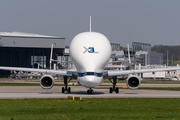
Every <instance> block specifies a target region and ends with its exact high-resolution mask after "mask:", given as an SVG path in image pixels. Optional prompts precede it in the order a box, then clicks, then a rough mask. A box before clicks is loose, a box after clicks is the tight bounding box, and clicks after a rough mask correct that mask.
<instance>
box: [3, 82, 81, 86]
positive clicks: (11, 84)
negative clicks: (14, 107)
mask: <svg viewBox="0 0 180 120" xmlns="http://www.w3.org/2000/svg"><path fill="white" fill-rule="evenodd" d="M0 86H40V84H39V83H0ZM54 86H64V84H54ZM68 86H80V85H79V84H78V85H68Z"/></svg>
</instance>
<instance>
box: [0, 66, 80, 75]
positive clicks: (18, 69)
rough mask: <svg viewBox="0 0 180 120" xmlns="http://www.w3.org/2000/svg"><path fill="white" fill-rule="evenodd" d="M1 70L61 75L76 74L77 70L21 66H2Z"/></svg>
mask: <svg viewBox="0 0 180 120" xmlns="http://www.w3.org/2000/svg"><path fill="white" fill-rule="evenodd" d="M0 70H13V71H25V72H39V73H47V74H48V73H49V74H56V75H61V76H72V75H73V74H76V73H77V72H76V71H63V70H61V71H60V70H48V69H34V68H19V67H0Z"/></svg>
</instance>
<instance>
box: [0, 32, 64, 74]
mask: <svg viewBox="0 0 180 120" xmlns="http://www.w3.org/2000/svg"><path fill="white" fill-rule="evenodd" d="M52 44H53V46H54V47H53V48H54V49H53V59H57V57H58V56H63V53H64V48H65V38H61V37H55V36H46V35H38V34H29V33H19V32H0V66H11V67H28V68H36V67H37V64H39V66H40V68H46V69H48V68H49V67H50V66H49V60H50V52H51V45H52ZM52 65H53V64H52ZM9 74H10V72H9V71H3V70H1V71H0V75H1V76H0V77H2V76H4V75H9Z"/></svg>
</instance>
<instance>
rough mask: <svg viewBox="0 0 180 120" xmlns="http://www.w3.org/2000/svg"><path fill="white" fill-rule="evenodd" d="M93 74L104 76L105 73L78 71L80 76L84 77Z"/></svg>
mask: <svg viewBox="0 0 180 120" xmlns="http://www.w3.org/2000/svg"><path fill="white" fill-rule="evenodd" d="M86 75H87V76H91V75H94V76H97V77H102V76H103V73H95V72H85V73H78V76H79V77H84V76H86Z"/></svg>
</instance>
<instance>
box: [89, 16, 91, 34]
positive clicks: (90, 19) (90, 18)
mask: <svg viewBox="0 0 180 120" xmlns="http://www.w3.org/2000/svg"><path fill="white" fill-rule="evenodd" d="M89 22H90V24H89V31H90V32H91V15H90V21H89Z"/></svg>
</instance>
